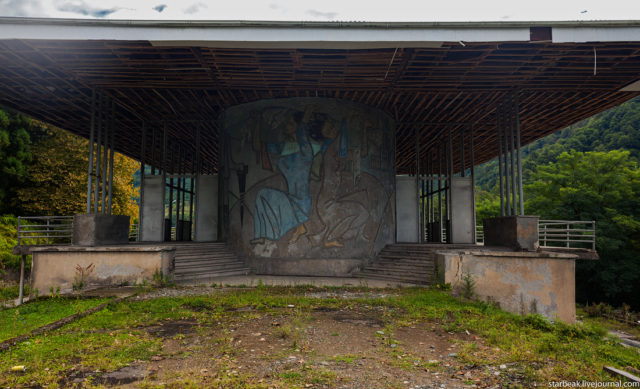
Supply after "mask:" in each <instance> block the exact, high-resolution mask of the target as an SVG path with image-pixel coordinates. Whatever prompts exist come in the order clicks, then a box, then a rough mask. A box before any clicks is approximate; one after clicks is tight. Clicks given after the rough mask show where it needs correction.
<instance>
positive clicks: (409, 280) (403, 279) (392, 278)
mask: <svg viewBox="0 0 640 389" xmlns="http://www.w3.org/2000/svg"><path fill="white" fill-rule="evenodd" d="M358 275H359V276H360V277H363V278H371V279H376V280H383V281H393V282H401V283H407V284H416V285H430V284H431V283H430V281H429V280H428V279H422V278H408V277H396V276H390V275H384V274H375V273H364V272H363V273H360V274H358Z"/></svg>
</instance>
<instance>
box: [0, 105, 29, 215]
mask: <svg viewBox="0 0 640 389" xmlns="http://www.w3.org/2000/svg"><path fill="white" fill-rule="evenodd" d="M32 134H33V135H36V134H37V128H36V127H35V126H34V125H33V124H32V122H31V120H29V119H27V118H26V117H24V116H22V115H19V114H16V113H13V112H6V111H3V110H0V214H3V213H8V212H11V211H13V204H12V203H11V199H12V198H13V197H15V191H16V189H17V188H18V187H19V186H20V185H22V183H24V182H25V180H26V179H27V177H28V173H29V172H28V168H29V164H30V162H31V159H32V153H31V135H32Z"/></svg>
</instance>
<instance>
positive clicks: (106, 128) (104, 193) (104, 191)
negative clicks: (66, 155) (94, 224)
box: [100, 101, 112, 215]
mask: <svg viewBox="0 0 640 389" xmlns="http://www.w3.org/2000/svg"><path fill="white" fill-rule="evenodd" d="M105 110H106V112H107V117H106V121H105V126H104V144H103V148H102V149H103V150H104V151H103V155H102V191H101V200H100V201H101V202H100V207H101V209H100V213H101V214H103V215H104V213H105V209H106V205H107V174H108V172H107V162H108V156H109V152H108V148H109V133H110V132H111V115H112V112H111V107H109V103H108V101H107V107H106V108H105Z"/></svg>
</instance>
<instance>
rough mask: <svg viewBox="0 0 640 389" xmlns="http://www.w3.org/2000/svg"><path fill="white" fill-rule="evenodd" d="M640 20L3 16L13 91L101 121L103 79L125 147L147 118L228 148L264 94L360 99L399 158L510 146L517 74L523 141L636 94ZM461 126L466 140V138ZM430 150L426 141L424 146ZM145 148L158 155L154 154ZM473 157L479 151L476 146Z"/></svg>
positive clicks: (77, 123) (17, 98) (51, 108)
mask: <svg viewBox="0 0 640 389" xmlns="http://www.w3.org/2000/svg"><path fill="white" fill-rule="evenodd" d="M638 79H640V22H639V21H619V22H616V21H613V22H606V21H604V22H544V23H540V22H510V23H499V22H491V23H336V22H327V23H324V22H315V23H311V22H304V23H302V22H242V21H235V22H207V21H197V22H184V21H168V22H167V21H112V20H108V21H107V20H60V19H25V18H0V104H1V105H3V106H5V107H8V108H12V109H15V110H18V111H20V112H23V113H25V114H27V115H29V116H32V117H34V118H36V119H39V120H42V121H45V122H48V123H51V124H53V125H56V126H58V127H60V128H64V129H66V130H69V131H71V132H73V133H75V134H78V135H81V136H84V137H88V134H89V127H90V125H89V123H90V116H91V115H90V108H91V91H92V89H96V90H99V91H101V92H103V93H104V94H106V95H108V96H110V97H111V98H113V99H114V100H115V102H116V104H117V106H118V111H117V126H116V127H117V137H116V149H117V150H118V151H120V152H122V153H124V154H126V155H129V156H131V157H133V158H136V159H140V150H141V147H140V140H141V128H142V122H143V121H144V122H146V123H147V126H152V127H154V126H155V127H160V126H162V125H163V121H166V123H167V128H168V131H169V136H170V137H171V139H173V141H175V142H182V143H184V144H193V143H195V130H194V128H195V127H197V126H199V125H202V126H203V127H201V128H202V129H203V132H202V139H201V141H202V145H203V146H204V147H203V149H202V151H203V158H204V160H203V162H204V166H208V167H209V168H212V169H213V170H215V167H216V164H217V139H218V138H217V136H218V131H219V129H218V118H219V116H220V113H221V112H223V111H224V109H226V108H228V107H231V106H234V105H237V104H242V103H247V102H251V101H255V100H260V99H265V98H280V97H300V96H319V97H331V98H340V99H346V100H351V101H356V102H359V103H362V104H366V105H369V106H373V107H377V108H379V109H381V110H383V111H385V112H386V113H388V114H389V115H390V116H392V117H393V118H394V119H395V120H396V122H397V124H398V126H397V163H398V172H399V173H403V172H408V171H410V169H411V168H412V167H413V166H414V165H415V160H414V158H415V144H416V134H417V135H418V137H419V142H420V144H421V146H422V147H421V152H422V153H423V154H424V155H426V153H427V150H428V148H429V145H434V144H436V143H437V142H438V141H439V140H440V139H441V137H442V136H444V131H443V128H446V127H447V126H451V127H452V129H453V130H454V133H457V131H458V130H459V129H461V128H465V129H468V128H469V127H470V126H473V134H474V144H475V157H476V160H475V162H476V164H477V163H481V162H484V161H487V160H489V159H491V158H493V157H495V156H496V155H497V146H496V144H497V140H496V131H495V126H496V117H495V109H496V103H497V102H498V101H500V100H501V99H502V98H503V97H505V96H506V95H508V94H509V93H510V92H512V91H514V90H516V91H517V92H518V96H519V101H520V121H521V131H522V144H527V143H530V142H532V141H534V140H536V139H538V138H541V137H543V136H545V135H548V134H550V133H552V132H554V131H557V130H559V129H562V128H564V127H566V126H567V125H570V124H572V123H575V122H577V121H579V120H582V119H585V118H587V117H589V116H591V115H593V114H596V113H598V112H601V111H603V110H605V109H608V108H610V107H613V106H615V105H618V104H620V103H622V102H624V101H626V100H628V99H630V98H632V97H634V96H637V95H638V94H639V92H638V91H634V90H630V91H621V89H623V88H624V87H625V86H627V85H630V84H633V83H634V82H636V81H637V80H638ZM457 143H459V142H454V145H455V144H457ZM424 155H423V157H424ZM147 158H148V157H147ZM467 162H468V161H467Z"/></svg>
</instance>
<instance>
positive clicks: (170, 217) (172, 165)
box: [169, 147, 175, 240]
mask: <svg viewBox="0 0 640 389" xmlns="http://www.w3.org/2000/svg"><path fill="white" fill-rule="evenodd" d="M174 161H175V152H174V148H173V147H171V163H170V168H169V171H170V173H169V174H170V175H171V177H170V178H169V231H171V227H172V226H173V187H174V185H173V174H174V168H173V167H174ZM169 240H171V233H169Z"/></svg>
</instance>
